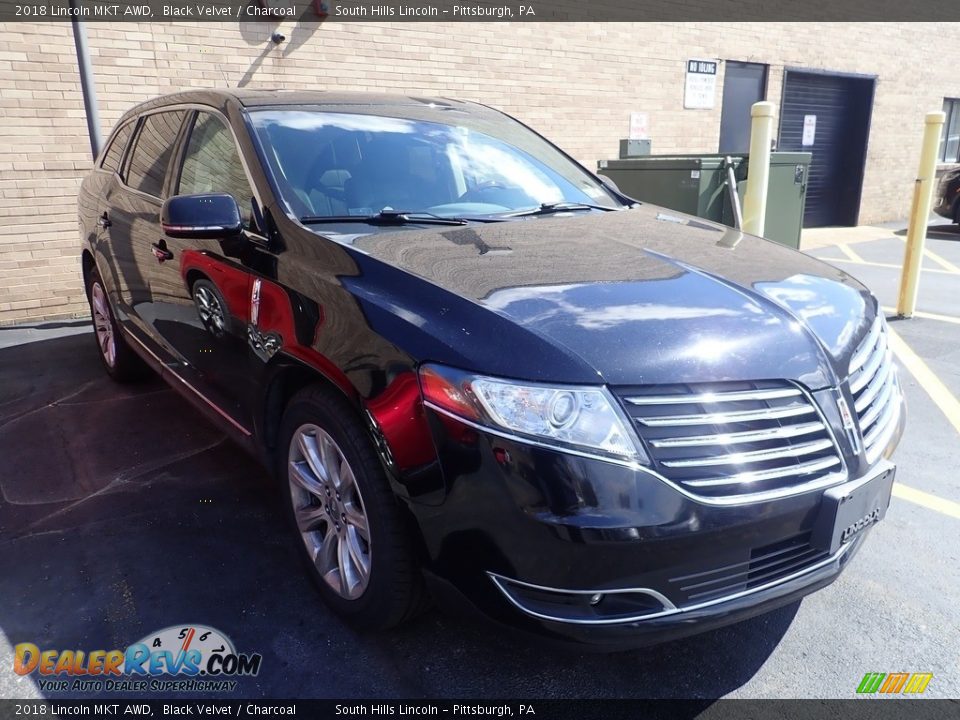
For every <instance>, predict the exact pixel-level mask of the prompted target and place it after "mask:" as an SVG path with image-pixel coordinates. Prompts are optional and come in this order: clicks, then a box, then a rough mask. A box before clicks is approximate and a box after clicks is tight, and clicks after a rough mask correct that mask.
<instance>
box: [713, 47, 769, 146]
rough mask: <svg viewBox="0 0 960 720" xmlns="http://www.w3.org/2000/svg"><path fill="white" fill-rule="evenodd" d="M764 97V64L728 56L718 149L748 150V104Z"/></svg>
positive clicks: (765, 67)
mask: <svg viewBox="0 0 960 720" xmlns="http://www.w3.org/2000/svg"><path fill="white" fill-rule="evenodd" d="M766 97H767V66H766V65H760V64H759V63H747V62H735V61H733V60H728V61H727V63H726V69H725V70H724V75H723V106H722V108H721V110H720V152H722V153H729V154H731V155H739V154H740V153H745V152H749V150H750V108H751V107H753V104H754V103H757V102H760V101H761V100H763V99H764V98H766Z"/></svg>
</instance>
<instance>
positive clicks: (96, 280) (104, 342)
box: [87, 269, 147, 382]
mask: <svg viewBox="0 0 960 720" xmlns="http://www.w3.org/2000/svg"><path fill="white" fill-rule="evenodd" d="M87 300H88V301H89V302H90V316H91V318H92V320H93V332H94V339H95V340H96V341H97V349H98V350H99V351H100V360H101V361H102V362H103V367H104V369H106V371H107V374H108V375H110V377H112V378H113V379H114V380H116V381H117V382H129V381H132V380H136V379H138V378H141V377H143V375H144V374H145V373H146V370H147V366H146V364H145V363H144V362H143V360H141V359H140V357H139V356H138V355H137V354H136V353H135V352H134V351H133V350H132V349H131V348H130V346H129V345H128V344H127V340H126V338H124V337H123V335H122V333H121V331H120V326H119V325H118V324H117V320H116V317H115V316H114V314H113V308H112V307H110V301H109V300H108V299H107V291H106V289H105V288H104V286H103V280H101V279H100V275H99V273H98V272H97V271H96V269H93V270H91V271H90V275H89V277H88V279H87Z"/></svg>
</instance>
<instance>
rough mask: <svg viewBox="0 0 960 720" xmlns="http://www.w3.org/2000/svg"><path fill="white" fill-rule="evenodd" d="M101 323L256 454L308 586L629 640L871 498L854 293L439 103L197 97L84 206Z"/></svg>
mask: <svg viewBox="0 0 960 720" xmlns="http://www.w3.org/2000/svg"><path fill="white" fill-rule="evenodd" d="M79 212H80V224H81V226H82V238H83V250H82V258H83V274H84V278H85V281H86V287H87V291H88V294H89V297H90V305H91V311H92V314H93V324H94V327H95V331H96V333H95V335H96V340H97V343H98V346H99V349H100V353H101V356H102V359H103V363H104V366H105V367H106V371H107V372H108V373H109V374H110V375H111V376H113V377H114V378H116V379H117V380H127V379H129V378H132V377H134V376H136V375H137V374H138V373H139V372H140V371H142V369H143V368H144V367H145V366H150V367H152V368H154V369H155V370H157V371H159V372H160V373H161V374H162V376H163V377H164V378H165V379H166V380H167V381H168V382H169V383H170V384H171V385H172V386H173V387H174V388H176V389H177V390H179V391H181V392H182V393H183V395H184V396H185V397H186V398H188V399H189V400H191V401H193V402H194V403H195V404H196V405H197V407H199V408H200V409H201V410H203V411H205V412H206V413H207V414H208V415H209V416H210V417H211V418H212V419H213V420H215V421H217V422H219V423H220V424H221V425H222V427H223V428H225V429H226V431H228V432H229V433H230V434H231V435H232V436H233V437H234V438H236V440H237V441H238V442H239V443H240V444H242V445H244V446H245V447H246V448H248V449H249V450H251V451H252V452H253V453H255V454H256V455H257V456H258V457H259V458H260V459H262V461H263V462H264V463H265V464H266V465H267V466H269V467H270V468H271V469H272V471H273V473H274V474H275V476H276V477H277V480H278V485H279V486H280V487H281V488H282V489H281V492H282V493H283V495H284V498H285V507H286V509H287V511H288V512H289V520H290V523H291V528H292V531H293V533H294V537H295V541H296V543H297V546H298V548H299V551H302V555H303V559H304V561H305V565H306V567H307V568H308V571H309V573H310V575H311V576H312V578H313V580H315V581H316V584H317V586H318V587H319V591H320V593H321V594H322V596H323V599H324V600H325V601H326V603H327V604H328V605H329V606H330V607H331V608H332V609H333V610H334V611H336V612H337V613H339V614H340V615H342V616H344V617H346V618H348V619H350V620H352V621H353V622H354V623H356V624H357V625H359V626H361V627H368V628H384V627H389V626H392V625H396V624H398V623H400V622H401V621H403V620H405V619H407V618H409V617H411V616H412V615H413V614H415V613H416V612H417V611H418V610H419V609H420V608H421V607H423V605H424V602H425V600H424V599H425V598H426V597H431V596H432V597H433V598H435V599H436V600H438V601H440V602H441V604H446V605H452V606H459V607H460V609H462V610H466V611H467V612H469V611H471V610H472V609H474V608H475V609H479V610H480V611H481V612H482V613H484V614H485V615H487V616H488V617H492V618H493V619H494V620H496V621H498V622H499V623H501V624H505V625H509V626H513V627H516V628H519V629H523V630H527V631H531V632H533V633H537V634H540V635H542V636H547V637H548V638H551V639H553V640H554V641H560V642H565V643H570V642H572V643H577V644H580V645H581V646H584V645H586V646H590V645H592V646H596V647H601V648H607V649H616V648H627V647H632V646H637V645H642V644H644V643H649V642H659V641H663V640H667V639H670V638H673V637H679V636H682V635H687V634H691V633H694V632H699V631H703V630H706V629H709V628H713V627H717V626H720V625H724V624H729V623H733V622H736V621H739V620H743V619H745V618H748V617H751V616H754V615H757V614H759V613H763V612H766V611H769V610H771V609H773V608H776V607H778V606H781V605H784V604H787V603H791V602H794V601H795V600H797V599H798V598H800V597H802V596H803V595H806V594H808V593H810V592H813V591H814V590H817V589H818V588H821V587H823V586H825V585H827V584H829V583H830V582H831V581H833V580H834V579H835V578H836V577H837V576H838V574H839V573H840V572H841V570H842V569H843V568H844V567H845V566H846V564H847V563H848V562H849V561H850V559H851V558H852V557H853V555H854V553H856V551H857V549H858V548H859V547H860V545H861V544H862V543H863V542H864V537H865V536H866V535H867V534H868V531H869V529H870V527H871V526H872V525H873V524H875V523H876V522H878V521H879V520H880V519H882V517H883V515H884V513H885V512H886V510H887V506H888V504H889V502H890V494H891V488H892V484H893V474H894V466H893V465H892V464H891V462H890V461H889V460H888V457H889V455H890V454H891V452H892V451H893V448H894V446H895V445H896V443H897V441H898V440H899V437H900V434H901V433H902V429H903V421H904V412H903V408H902V405H903V400H902V396H901V392H900V388H899V385H898V380H897V371H896V368H895V367H894V365H893V362H892V360H891V353H890V351H889V349H888V344H887V330H886V326H885V320H884V318H883V317H882V316H881V314H880V310H879V308H878V305H877V301H876V300H875V298H874V297H873V296H872V295H871V294H870V293H869V292H868V291H867V289H866V288H864V287H863V286H862V285H861V284H859V283H858V282H857V281H855V280H853V279H852V278H850V277H849V276H848V275H846V274H844V273H843V272H841V271H840V270H836V269H834V268H833V267H830V266H828V265H826V264H824V263H821V262H819V261H817V260H814V259H812V258H809V257H806V256H804V255H802V254H800V253H798V252H795V251H793V250H790V249H787V248H784V247H781V246H779V245H777V244H775V243H772V242H768V241H766V240H761V239H759V238H756V237H752V236H749V235H744V234H742V233H741V232H739V231H736V230H733V229H730V228H726V227H723V226H721V225H716V224H713V223H709V222H706V221H702V220H697V219H694V218H691V217H687V216H683V215H678V214H676V213H674V212H670V211H666V210H663V209H662V208H656V207H651V206H649V205H646V204H644V203H642V202H635V201H633V200H631V199H630V198H627V197H625V196H624V195H622V194H621V193H620V192H619V191H618V190H617V189H616V188H615V187H614V186H613V184H612V183H609V182H608V181H605V180H602V179H600V178H598V177H597V176H595V175H593V174H592V173H590V172H588V171H587V170H585V169H584V168H583V167H582V166H580V165H579V164H577V163H576V162H575V161H574V160H572V159H571V158H570V157H569V156H567V155H566V154H564V153H563V151H561V150H559V149H558V148H556V147H555V146H553V145H552V144H550V143H549V142H548V141H547V140H545V139H544V138H542V137H540V136H539V135H537V134H536V133H535V132H533V131H532V130H530V129H529V128H527V127H526V126H524V125H522V124H521V123H519V122H517V121H515V120H513V119H512V118H510V117H508V116H506V115H504V114H502V113H500V112H498V111H495V110H492V109H490V108H487V107H484V106H481V105H477V104H473V103H466V102H458V101H454V100H446V99H421V98H417V97H398V96H389V95H382V96H381V95H366V94H357V95H354V94H333V93H320V92H302V93H298V92H276V91H253V90H232V91H191V92H186V93H182V94H177V95H170V96H167V97H163V98H159V99H156V100H152V101H149V102H147V103H144V104H142V105H139V106H137V107H136V108H134V109H132V110H131V111H130V112H128V113H127V114H126V115H124V116H123V118H122V119H121V120H120V122H119V123H118V125H117V127H116V129H115V130H114V131H113V133H112V134H111V136H110V138H109V139H108V141H107V142H106V145H105V149H104V150H103V152H102V153H101V154H100V157H99V159H98V160H97V162H96V166H95V168H94V169H93V170H92V171H91V173H90V174H89V175H88V176H87V178H86V179H85V180H84V182H83V186H82V189H81V192H80V199H79Z"/></svg>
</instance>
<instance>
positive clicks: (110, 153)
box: [100, 123, 134, 172]
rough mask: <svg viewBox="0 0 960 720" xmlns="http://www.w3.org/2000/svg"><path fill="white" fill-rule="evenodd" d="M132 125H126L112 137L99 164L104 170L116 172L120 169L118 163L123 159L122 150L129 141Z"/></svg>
mask: <svg viewBox="0 0 960 720" xmlns="http://www.w3.org/2000/svg"><path fill="white" fill-rule="evenodd" d="M133 126H134V123H127V124H126V125H124V126H123V127H122V128H120V129H119V130H118V131H117V134H116V135H114V136H113V142H111V143H110V147H108V148H107V151H106V152H105V153H104V154H103V162H102V163H101V164H100V167H102V168H103V169H104V170H109V171H110V172H117V171H118V170H119V169H120V161H121V160H122V159H123V151H124V148H126V147H127V140H129V139H130V133H132V132H133Z"/></svg>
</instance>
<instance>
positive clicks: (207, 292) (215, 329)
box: [191, 279, 230, 340]
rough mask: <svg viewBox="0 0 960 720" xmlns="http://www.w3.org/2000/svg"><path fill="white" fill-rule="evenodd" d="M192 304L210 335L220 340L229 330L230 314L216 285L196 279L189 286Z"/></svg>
mask: <svg viewBox="0 0 960 720" xmlns="http://www.w3.org/2000/svg"><path fill="white" fill-rule="evenodd" d="M191 294H192V295H193V304H194V305H196V306H197V314H198V315H199V316H200V322H202V323H203V326H204V327H205V328H206V329H207V332H209V333H210V334H211V335H213V336H214V337H215V338H216V339H217V340H221V339H222V338H223V336H224V335H226V334H227V333H228V332H229V331H230V315H229V312H228V311H227V301H226V300H224V299H223V295H221V294H220V291H219V290H218V289H217V286H216V285H214V284H213V283H212V282H210V281H209V280H206V279H201V280H197V281H196V282H195V283H194V284H193V288H191Z"/></svg>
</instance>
